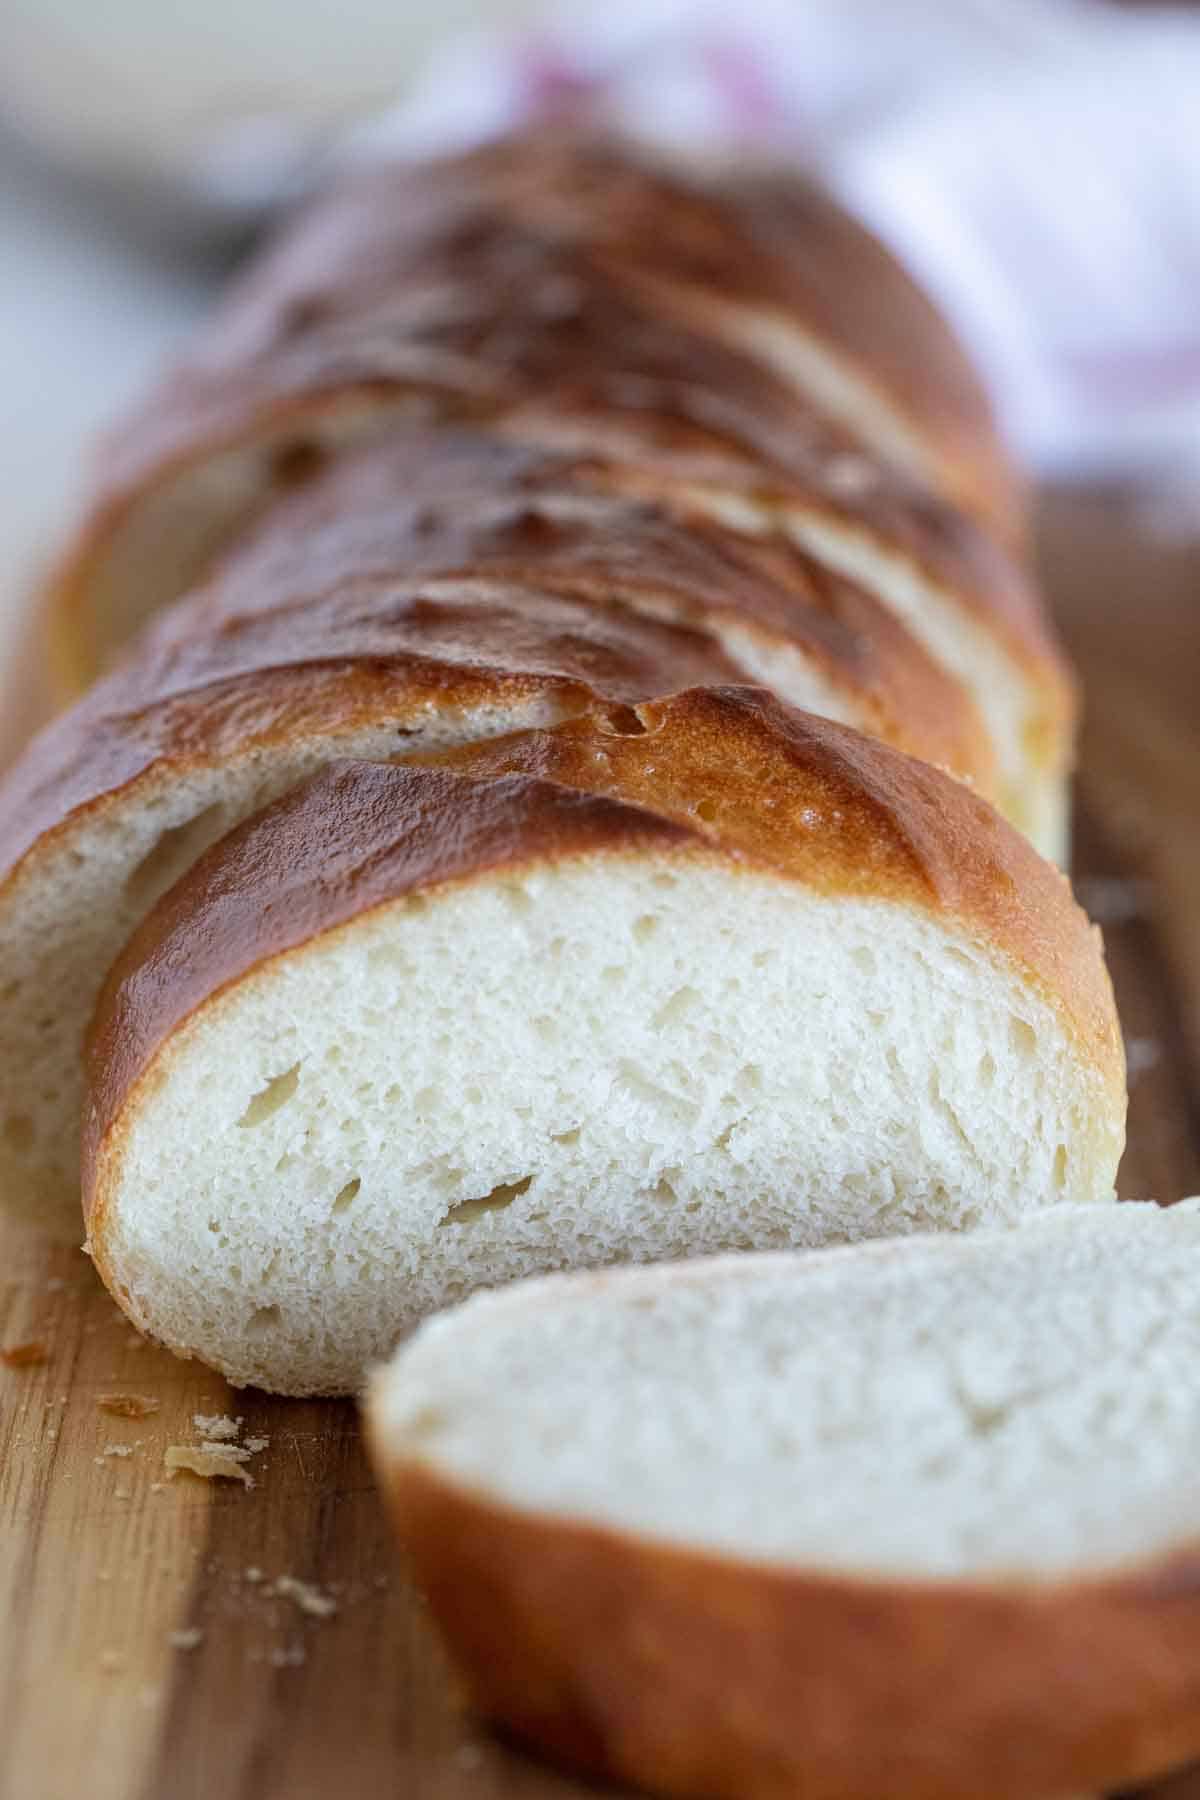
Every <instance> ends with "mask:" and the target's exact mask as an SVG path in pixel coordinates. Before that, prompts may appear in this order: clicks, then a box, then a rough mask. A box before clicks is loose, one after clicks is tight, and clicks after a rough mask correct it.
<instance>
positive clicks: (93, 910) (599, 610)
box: [0, 581, 836, 1238]
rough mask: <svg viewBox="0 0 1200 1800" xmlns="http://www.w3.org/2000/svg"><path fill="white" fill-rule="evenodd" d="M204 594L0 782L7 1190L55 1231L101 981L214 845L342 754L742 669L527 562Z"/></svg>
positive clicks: (68, 1188) (1, 1108)
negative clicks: (276, 599)
mask: <svg viewBox="0 0 1200 1800" xmlns="http://www.w3.org/2000/svg"><path fill="white" fill-rule="evenodd" d="M271 591H272V590H271V589H270V587H269V584H267V583H266V582H264V584H263V586H262V587H261V588H260V589H259V592H260V596H261V597H262V598H263V599H264V600H266V599H267V598H269V595H270V593H271ZM202 612H203V608H202V607H200V608H198V607H196V606H184V607H182V608H180V609H179V610H178V611H177V612H176V613H175V614H174V615H172V616H171V617H169V618H164V620H163V623H162V629H161V630H160V631H159V632H158V633H157V634H156V635H155V636H153V637H152V638H151V639H150V640H148V641H147V643H146V644H145V645H144V646H143V648H142V651H141V653H140V654H139V655H138V656H137V657H136V658H135V659H133V660H132V661H130V662H128V663H127V664H125V665H124V666H123V667H122V669H121V670H120V671H119V672H118V673H117V674H115V675H113V676H110V677H109V678H108V679H107V680H106V681H104V682H102V683H101V684H100V685H99V686H98V687H96V688H94V689H93V690H92V692H91V693H90V694H88V695H87V696H85V698H84V699H83V700H82V701H81V702H80V703H79V704H78V705H77V706H76V707H75V708H74V709H72V710H71V711H70V712H69V713H66V714H64V715H63V716H62V717H61V718H59V719H58V720H56V721H55V722H54V723H53V724H52V725H51V726H50V727H49V728H48V729H47V730H46V731H44V732H43V733H42V734H41V735H40V737H38V738H36V739H35V740H34V742H33V744H32V745H31V746H30V748H29V750H28V751H27V752H26V754H25V755H24V757H23V758H22V759H21V761H20V762H19V763H18V764H17V765H16V767H15V768H14V769H13V770H12V771H11V772H10V773H9V775H8V777H7V778H6V780H5V781H4V782H3V783H2V784H0V872H2V873H0V1198H2V1199H3V1201H4V1203H5V1204H7V1205H8V1206H9V1207H10V1208H15V1209H17V1210H19V1211H22V1212H25V1213H27V1214H29V1215H31V1216H33V1217H36V1218H38V1219H40V1220H41V1221H42V1222H43V1224H44V1225H46V1226H47V1227H48V1228H49V1229H51V1230H52V1231H54V1232H55V1234H56V1235H60V1236H71V1237H76V1238H77V1237H78V1234H79V1229H80V1213H79V1126H78V1122H79V1112H80V1105H81V1076H82V1070H81V1064H80V1058H81V1052H82V1047H83V1038H84V1032H85V1030H86V1027H87V1023H88V1020H89V1018H90V1016H91V1011H92V1008H93V1006H94V1004H95V1000H96V995H97V993H98V991H99V988H100V983H101V981H102V980H103V978H104V975H105V974H106V972H107V970H108V968H109V966H110V965H111V963H112V961H113V959H114V958H115V956H116V954H117V952H118V950H119V949H120V948H121V946H122V944H123V943H124V942H125V940H126V938H127V937H128V936H129V933H130V932H131V931H132V930H133V928H134V926H135V925H136V924H137V923H138V922H139V920H140V919H142V918H143V917H144V915H145V913H146V912H147V910H148V909H149V907H150V906H151V905H152V904H153V902H154V901H155V900H156V899H157V898H158V897H159V895H160V894H162V893H165V892H166V890H167V889H168V888H169V887H170V886H171V884H172V883H173V882H174V881H175V880H176V878H177V877H178V876H180V875H182V874H183V873H184V872H185V870H187V869H188V868H189V867H190V866H191V864H192V863H193V862H194V861H195V860H196V858H197V857H198V856H199V855H200V854H201V852H202V851H203V850H204V849H206V848H207V847H208V845H210V844H212V843H214V842H215V841H216V840H217V839H218V838H219V837H220V836H221V835H222V834H223V833H224V832H226V831H228V830H229V829H230V828H231V827H232V826H233V825H235V824H237V823H238V822H239V821H240V820H242V819H244V818H246V817H247V816H248V815H249V814H250V813H252V812H255V811H256V810H257V809H258V808H260V807H262V806H264V805H266V804H267V803H268V802H269V801H271V800H273V799H275V798H277V797H278V796H279V795H280V794H283V793H286V792H287V790H288V789H289V788H291V787H294V786H295V785H296V784H297V783H298V782H301V781H303V780H305V779H306V778H307V777H309V776H310V775H312V774H313V773H314V772H315V771H316V770H318V769H320V768H322V767H323V766H324V765H326V764H327V763H329V762H330V761H331V760H333V759H336V758H338V757H345V756H365V757H379V758H387V757H393V756H396V755H397V754H400V753H402V752H403V751H404V750H406V749H407V750H429V749H433V748H435V747H438V746H441V747H445V746H448V745H453V744H459V743H463V742H465V741H471V740H473V739H475V738H482V737H487V736H488V735H490V734H492V733H496V732H511V731H513V730H515V729H518V728H520V727H523V726H524V727H529V726H533V725H549V724H553V723H555V722H556V721H558V720H561V719H564V718H568V717H571V716H573V715H574V714H575V713H578V712H580V711H585V710H588V709H590V708H593V707H599V708H601V709H602V710H603V709H604V708H606V707H608V706H610V705H615V706H617V707H618V708H619V707H621V706H623V705H626V704H628V703H630V702H632V701H636V700H641V699H644V698H646V697H647V696H652V695H655V694H661V693H663V692H669V691H671V690H672V689H673V688H675V687H678V686H679V685H681V684H684V685H686V684H687V683H688V682H692V681H705V682H707V681H714V680H715V681H721V680H729V679H733V678H736V675H737V672H738V671H737V666H736V665H735V664H732V663H730V662H729V661H728V659H727V658H726V657H725V656H724V655H723V654H722V652H721V650H720V648H719V646H718V645H717V644H716V643H715V641H714V640H713V639H712V638H711V637H708V636H706V635H705V634H703V633H700V632H696V631H690V630H688V629H686V628H684V627H682V626H676V625H672V624H669V623H665V622H660V621H657V620H654V619H649V618H643V617H640V616H639V615H637V614H636V613H633V612H632V611H630V610H627V609H614V608H611V607H609V608H606V607H604V606H603V605H600V604H598V603H591V602H588V601H585V600H572V599H570V598H561V597H559V598H556V597H555V596H553V595H549V594H545V593H539V592H536V591H530V590H528V589H525V588H520V587H517V586H515V585H514V584H513V583H511V582H509V583H501V582H496V581H493V582H487V581H481V582H476V583H474V584H469V583H465V582H459V583H457V584H446V583H443V584H441V585H440V587H439V585H438V584H428V585H426V586H424V587H422V586H414V585H413V584H411V583H410V584H408V585H407V587H406V586H405V585H404V584H403V582H401V581H393V582H391V583H390V584H389V585H388V586H387V589H386V592H384V593H376V592H364V591H361V590H356V591H353V592H350V593H348V594H345V595H337V596H334V597H333V599H332V600H331V602H330V604H328V605H323V606H312V607H307V608H302V609H301V610H300V611H299V612H295V613H292V612H288V611H287V610H286V609H284V610H275V611H272V610H270V609H269V608H267V609H266V610H264V611H262V612H260V613H258V614H255V615H253V616H251V617H248V618H245V619H243V620H240V621H232V620H226V621H224V622H223V623H220V624H216V623H211V622H210V623H208V624H206V623H205V621H204V619H203V617H202V616H201V615H202ZM831 691H833V692H836V690H831Z"/></svg>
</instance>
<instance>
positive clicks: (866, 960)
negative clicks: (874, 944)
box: [850, 944, 875, 975]
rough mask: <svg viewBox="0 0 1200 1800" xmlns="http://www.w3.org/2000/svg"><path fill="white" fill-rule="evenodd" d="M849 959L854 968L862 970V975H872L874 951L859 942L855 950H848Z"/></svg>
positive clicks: (873, 970) (873, 971)
mask: <svg viewBox="0 0 1200 1800" xmlns="http://www.w3.org/2000/svg"><path fill="white" fill-rule="evenodd" d="M850 959H851V961H852V962H853V963H854V965H855V967H856V968H859V969H861V970H862V972H863V974H864V975H874V973H875V952H874V951H873V950H868V949H867V947H866V946H865V944H860V945H859V947H858V949H857V950H852V951H851V952H850Z"/></svg>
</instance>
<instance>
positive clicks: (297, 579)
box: [179, 431, 998, 798]
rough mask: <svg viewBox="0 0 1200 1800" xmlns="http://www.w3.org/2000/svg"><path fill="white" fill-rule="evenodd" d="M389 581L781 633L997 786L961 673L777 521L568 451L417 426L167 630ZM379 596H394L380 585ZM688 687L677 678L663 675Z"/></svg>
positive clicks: (240, 553)
mask: <svg viewBox="0 0 1200 1800" xmlns="http://www.w3.org/2000/svg"><path fill="white" fill-rule="evenodd" d="M398 577H399V578H400V579H402V580H404V581H405V582H409V581H411V582H426V581H430V580H445V579H451V580H453V579H458V578H461V579H466V580H475V579H482V580H489V581H499V582H504V583H511V584H512V585H513V586H514V588H528V589H530V590H534V591H544V592H549V593H553V594H555V595H564V596H569V597H571V598H577V599H580V600H586V601H591V602H593V603H595V604H598V605H601V606H604V605H610V604H615V603H619V604H621V605H624V606H629V607H632V608H634V609H635V610H638V611H658V612H663V611H665V612H667V613H668V614H670V615H671V616H676V617H678V618H680V619H681V620H682V621H683V622H684V623H685V624H688V625H691V626H693V627H696V628H698V629H718V630H719V629H721V628H722V627H732V628H735V629H740V630H743V631H745V630H749V631H751V632H752V633H753V634H754V635H755V636H757V637H758V638H759V640H760V642H762V643H763V648H764V653H765V655H766V656H767V657H770V655H771V654H772V652H774V651H775V649H776V641H778V643H779V644H781V645H782V646H783V647H784V648H787V647H793V648H795V649H797V650H799V651H800V652H801V653H802V655H803V656H804V658H805V659H806V660H808V661H809V662H811V663H812V664H813V665H814V666H815V667H816V668H817V669H819V670H820V671H821V672H822V674H823V675H824V676H825V677H826V678H827V679H828V680H829V681H830V682H832V684H833V686H834V687H835V688H836V689H838V690H840V691H842V692H843V693H844V694H845V695H846V697H847V699H848V700H849V701H850V702H851V703H852V704H853V705H854V706H855V708H856V709H857V710H858V712H859V713H860V715H861V718H860V721H859V722H860V723H861V726H862V729H864V730H869V731H871V732H872V733H873V734H874V735H875V736H878V737H881V738H882V739H884V741H885V742H887V743H891V744H894V745H896V746H897V748H899V749H903V750H907V751H909V752H910V753H911V754H913V755H917V756H923V757H924V758H925V759H926V761H928V762H934V763H939V764H941V765H943V766H944V767H947V768H949V769H951V770H952V771H953V772H954V773H955V774H959V775H964V776H966V777H967V778H968V779H970V780H972V781H973V782H974V783H975V785H976V786H977V787H978V788H979V790H980V791H981V792H982V793H984V794H986V795H987V796H988V797H989V798H994V797H995V796H996V795H997V793H998V786H997V777H996V769H995V756H994V753H993V749H992V746H991V742H990V740H989V737H988V734H987V732H986V730H985V728H984V725H983V722H982V720H981V718H980V717H979V714H978V712H977V710H976V708H975V706H974V704H973V703H972V701H971V700H970V698H969V697H968V695H967V693H966V691H965V689H964V687H963V686H962V684H961V683H960V682H958V681H957V680H955V679H954V677H952V676H950V675H948V674H947V673H946V671H945V670H943V669H942V668H940V667H939V666H938V664H937V663H935V662H934V661H933V659H932V658H931V657H930V656H929V655H928V653H927V652H926V651H925V650H923V649H922V648H921V647H920V645H919V644H918V643H917V642H916V640H915V639H914V638H913V637H912V636H911V635H910V633H909V632H908V631H907V630H906V628H905V627H904V626H903V625H902V624H901V623H900V622H899V621H898V620H897V618H896V617H895V615H894V614H893V613H892V612H891V611H890V610H889V609H888V608H887V607H886V606H884V605H883V604H882V603H881V602H880V601H878V600H876V599H875V598H874V597H873V596H872V595H871V594H869V593H868V592H866V591H865V590H864V589H863V588H862V587H861V586H859V585H858V584H857V583H855V582H853V581H850V580H847V579H846V578H845V577H843V576H840V575H837V574H835V573H834V572H833V571H831V570H829V569H827V568H825V567H824V566H823V565H822V564H821V563H820V562H818V561H817V560H816V559H815V558H814V557H812V556H809V555H808V554H807V553H806V552H805V551H803V550H801V549H800V548H799V547H798V546H796V545H795V544H793V543H792V542H791V541H790V540H789V539H787V538H785V537H783V536H782V535H781V534H770V533H768V534H767V535H764V536H761V537H760V536H751V535H748V534H746V533H742V532H738V531H735V530H733V529H731V528H730V527H728V526H726V525H723V524H720V523H717V522H715V521H713V520H712V519H708V518H704V517H701V516H700V515H699V514H698V513H697V512H696V511H695V510H694V509H693V510H690V511H689V510H688V509H687V508H686V507H684V508H681V511H680V512H678V513H676V512H672V511H670V510H666V509H664V508H663V507H661V506H659V505H658V504H656V503H653V502H649V501H647V500H645V499H638V498H634V497H632V496H631V495H629V494H625V493H620V492H614V491H613V486H612V484H611V482H608V483H606V482H605V479H604V472H603V470H602V469H600V468H596V467H594V466H587V465H585V464H583V462H582V459H581V458H579V457H573V456H567V455H563V454H562V453H558V452H553V451H549V452H548V451H545V450H541V449H538V448H535V447H533V446H530V445H519V444H512V443H505V442H503V441H498V440H496V439H495V438H487V437H480V436H477V435H474V434H463V433H458V432H452V431H444V432H435V433H427V432H412V433H405V434H403V435H401V436H400V437H398V438H396V439H395V440H393V441H390V442H387V443H383V444H378V445H374V446H371V447H370V448H369V449H367V450H364V451H361V452H359V453H358V454H356V455H350V456H347V457H345V458H341V459H339V460H338V461H337V462H336V463H335V464H334V465H333V466H332V467H331V468H330V469H329V471H328V472H327V473H326V475H325V476H324V477H322V478H319V479H318V480H316V481H315V482H313V483H312V484H311V485H310V486H308V487H306V488H305V489H303V490H302V491H301V492H300V493H298V494H296V495H294V496H292V497H291V498H290V499H287V500H285V501H283V502H281V503H280V504H279V505H277V506H275V507H273V508H272V509H271V510H270V511H269V512H268V513H267V515H266V516H265V518H264V519H263V520H262V521H261V523H260V524H259V526H258V528H257V529H256V530H255V531H252V532H251V533H249V534H248V536H247V537H246V538H244V539H243V540H242V541H241V542H240V543H239V544H238V545H237V546H236V547H235V549H234V550H233V551H232V552H231V553H230V554H229V555H228V556H227V557H226V558H225V559H224V560H223V562H222V563H221V565H220V566H219V567H218V569H217V570H216V571H215V572H214V575H213V578H212V580H211V581H209V582H208V583H207V584H206V587H205V590H204V596H205V597H204V598H199V597H198V599H197V603H196V606H195V607H194V608H193V609H192V611H191V612H190V613H188V614H187V615H185V617H184V618H183V619H182V620H181V622H180V627H179V635H181V636H182V635H186V634H187V633H188V632H190V631H195V632H197V633H201V632H205V631H209V630H211V629H213V624H214V621H215V620H217V619H223V618H225V617H229V616H232V617H241V616H244V615H246V614H248V613H254V612H260V611H263V610H268V609H273V608H279V607H283V606H287V607H302V608H306V609H307V608H311V606H312V604H313V602H314V601H321V602H323V603H325V604H326V605H327V606H329V607H330V608H331V610H332V611H333V612H334V613H335V614H336V611H337V610H339V609H340V608H342V607H345V608H347V609H350V610H353V609H356V608H360V607H361V606H362V603H363V595H364V594H365V593H366V592H367V591H368V589H369V587H370V586H371V584H379V583H392V582H395V581H396V580H397V578H398ZM380 600H381V603H382V604H383V605H385V606H387V607H389V608H390V605H391V604H392V602H391V599H390V596H389V595H387V594H385V593H384V591H383V590H382V589H380ZM687 685H689V677H688V676H687V674H686V673H683V674H682V675H681V677H680V679H679V680H677V681H675V682H668V683H667V684H666V687H667V688H671V687H680V686H687ZM660 691H663V690H661V689H660Z"/></svg>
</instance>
